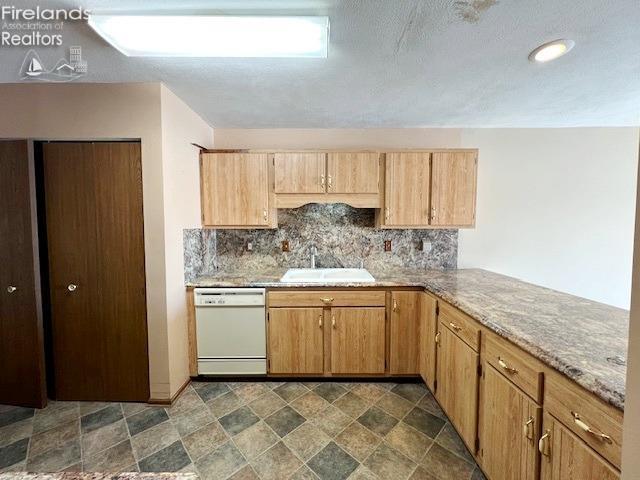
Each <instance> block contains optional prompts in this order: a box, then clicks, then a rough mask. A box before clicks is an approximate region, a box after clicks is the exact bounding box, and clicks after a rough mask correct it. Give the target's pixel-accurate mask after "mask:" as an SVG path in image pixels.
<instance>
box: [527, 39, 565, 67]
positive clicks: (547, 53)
mask: <svg viewBox="0 0 640 480" xmlns="http://www.w3.org/2000/svg"><path fill="white" fill-rule="evenodd" d="M574 45H575V42H574V41H573V40H567V39H560V40H554V41H552V42H547V43H544V44H542V45H540V46H539V47H538V48H536V49H535V50H534V51H533V52H531V53H530V54H529V60H531V61H532V62H537V63H544V62H550V61H551V60H555V59H556V58H558V57H561V56H562V55H564V54H566V53H568V52H569V50H571V49H572V48H573V46H574Z"/></svg>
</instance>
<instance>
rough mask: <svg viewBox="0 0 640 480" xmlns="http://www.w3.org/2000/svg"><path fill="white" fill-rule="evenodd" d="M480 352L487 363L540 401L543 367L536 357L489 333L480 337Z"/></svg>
mask: <svg viewBox="0 0 640 480" xmlns="http://www.w3.org/2000/svg"><path fill="white" fill-rule="evenodd" d="M482 354H483V357H484V360H485V361H486V362H487V363H488V364H489V365H492V366H493V367H494V368H495V369H496V370H497V371H498V372H500V373H501V374H502V375H503V376H505V377H506V378H508V379H509V380H510V381H511V382H513V383H514V384H515V385H516V386H518V387H519V388H520V389H521V390H522V391H523V392H524V393H526V394H527V395H529V396H530V397H531V398H532V399H533V400H535V401H536V402H538V403H542V375H543V368H542V364H540V363H539V362H538V361H537V360H536V359H534V358H531V357H530V356H529V355H527V354H526V353H524V352H521V351H520V350H518V349H517V348H516V347H514V346H513V345H510V344H509V343H508V342H506V341H505V340H502V339H501V338H498V337H495V336H493V335H490V334H489V335H483V337H482Z"/></svg>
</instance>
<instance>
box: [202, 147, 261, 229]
mask: <svg viewBox="0 0 640 480" xmlns="http://www.w3.org/2000/svg"><path fill="white" fill-rule="evenodd" d="M200 178H201V185H200V187H201V195H202V221H203V224H204V225H205V226H227V227H232V226H267V225H269V214H270V213H269V162H268V155H267V154H266V153H265V154H263V153H260V154H257V153H204V154H202V155H201V159H200Z"/></svg>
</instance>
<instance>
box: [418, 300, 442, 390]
mask: <svg viewBox="0 0 640 480" xmlns="http://www.w3.org/2000/svg"><path fill="white" fill-rule="evenodd" d="M437 306H438V301H437V300H436V299H435V297H432V296H431V295H429V294H428V293H426V292H421V293H420V312H419V314H420V337H419V341H420V343H419V348H418V350H419V359H420V376H421V377H422V379H423V380H424V382H425V383H426V384H427V386H428V387H429V388H430V389H431V391H434V390H435V381H436V330H437V329H438V325H437V324H438V318H437V314H436V308H437Z"/></svg>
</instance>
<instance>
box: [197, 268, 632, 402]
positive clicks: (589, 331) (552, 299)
mask: <svg viewBox="0 0 640 480" xmlns="http://www.w3.org/2000/svg"><path fill="white" fill-rule="evenodd" d="M285 271H286V269H282V268H274V269H266V270H263V271H252V272H240V271H234V272H224V271H219V272H217V273H216V274H215V275H212V276H203V277H197V278H195V279H194V280H193V281H192V282H188V283H187V287H269V288H291V287H305V288H331V287H333V288H343V287H371V288H375V287H421V288H424V289H426V290H427V291H429V292H431V293H433V294H434V295H436V296H437V297H439V298H441V299H442V300H444V301H446V302H448V303H450V304H452V305H454V306H456V307H458V308H459V309H460V310H462V311H463V312H465V313H467V314H468V315H470V316H471V317H473V318H474V319H476V320H477V321H478V322H480V323H481V324H482V325H484V326H486V327H487V328H488V329H490V330H492V331H493V332H495V333H496V334H498V335H500V336H501V337H504V338H506V339H508V340H509V341H511V342H513V343H514V344H516V345H518V346H519V347H521V348H522V349H523V350H525V351H527V352H529V353H530V354H531V355H533V356H534V357H536V358H538V359H539V360H541V361H542V362H544V363H545V364H546V365H548V366H549V367H551V368H553V369H555V370H557V371H558V372H560V373H562V374H564V375H565V376H567V377H568V378H570V379H571V380H573V381H575V382H576V383H578V384H579V385H581V386H582V387H584V388H585V389H587V390H588V391H590V392H593V393H594V394H596V395H597V396H598V397H600V398H602V399H603V400H604V401H606V402H607V403H609V404H611V405H613V406H614V407H616V408H618V409H620V410H624V400H625V383H626V355H627V344H628V330H629V312H628V311H627V310H623V309H620V308H616V307H612V306H609V305H605V304H602V303H598V302H594V301H591V300H587V299H584V298H580V297H576V296H574V295H569V294H566V293H562V292H558V291H555V290H551V289H548V288H544V287H540V286H537V285H533V284H530V283H526V282H523V281H521V280H517V279H515V278H511V277H507V276H505V275H500V274H497V273H493V272H490V271H487V270H479V269H459V270H420V271H418V270H406V269H389V270H380V271H376V270H374V269H369V271H370V272H371V274H372V275H373V276H374V278H375V282H374V283H341V284H330V285H329V284H318V283H281V282H280V277H282V275H283V274H284V272H285Z"/></svg>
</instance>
